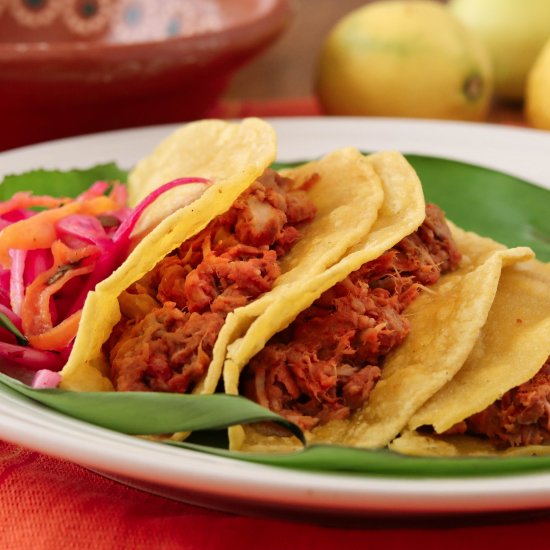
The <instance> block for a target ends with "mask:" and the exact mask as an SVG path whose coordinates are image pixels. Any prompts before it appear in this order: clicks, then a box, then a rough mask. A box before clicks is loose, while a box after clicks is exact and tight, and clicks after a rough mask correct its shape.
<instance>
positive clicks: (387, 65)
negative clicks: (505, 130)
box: [316, 0, 492, 120]
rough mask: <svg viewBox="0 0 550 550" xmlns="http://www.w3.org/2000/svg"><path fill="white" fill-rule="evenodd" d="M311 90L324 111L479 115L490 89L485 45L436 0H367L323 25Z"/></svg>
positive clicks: (470, 117)
mask: <svg viewBox="0 0 550 550" xmlns="http://www.w3.org/2000/svg"><path fill="white" fill-rule="evenodd" d="M317 69H318V70H317V81H316V90H317V94H318V97H319V100H320V103H321V105H322V107H323V108H324V110H325V112H327V113H328V114H335V115H373V116H399V117H421V118H448V119H461V120H481V119H483V118H484V117H485V116H486V114H487V110H488V107H489V103H490V99H491V95H492V68H491V62H490V59H489V56H488V53H487V51H486V49H485V48H484V46H483V45H482V44H481V43H480V41H479V40H478V39H477V37H476V36H474V35H473V33H471V32H470V31H468V30H467V29H466V28H465V27H464V26H463V25H462V23H460V22H459V21H458V20H457V19H456V18H455V17H453V16H452V15H451V14H450V12H449V11H448V10H447V9H446V8H445V7H444V6H443V5H441V4H440V3H438V2H433V1H429V0H409V1H406V0H388V1H383V2H382V1H378V2H373V3H370V4H367V5H366V6H364V7H362V8H359V9H358V10H355V11H353V12H351V13H349V14H348V15H346V16H345V17H344V18H343V19H341V20H340V21H339V22H338V23H337V24H336V25H335V27H334V28H333V29H332V31H331V32H330V33H329V35H328V37H327V39H326V41H325V43H324V46H323V48H322V50H321V53H320V56H319V59H318V67H317Z"/></svg>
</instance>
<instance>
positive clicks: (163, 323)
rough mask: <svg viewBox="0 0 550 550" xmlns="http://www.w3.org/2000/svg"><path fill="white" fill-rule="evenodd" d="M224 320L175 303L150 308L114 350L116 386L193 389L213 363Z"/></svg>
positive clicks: (136, 388) (113, 371)
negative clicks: (180, 308)
mask: <svg viewBox="0 0 550 550" xmlns="http://www.w3.org/2000/svg"><path fill="white" fill-rule="evenodd" d="M223 320H224V318H223V317H222V316H221V315H219V314H216V313H206V314H204V315H199V314H197V313H184V312H182V311H181V310H179V309H177V307H176V304H174V303H173V302H166V303H165V304H163V306H162V307H161V308H157V309H155V310H153V311H152V312H151V313H148V314H147V315H146V316H145V317H144V318H143V319H141V320H140V321H139V322H138V323H136V324H135V325H133V326H132V327H127V328H126V331H125V332H123V333H122V334H121V336H120V339H119V340H118V342H117V343H116V344H115V345H114V347H113V348H112V349H111V354H110V355H111V357H110V358H111V378H112V380H113V382H114V384H115V386H116V388H117V389H118V390H120V391H130V390H133V391H135V390H148V389H150V390H153V391H170V392H186V391H191V390H192V389H193V387H194V386H195V385H196V384H197V383H198V382H199V381H200V380H201V379H202V378H203V376H204V374H205V372H206V369H207V368H208V365H209V364H210V360H211V357H212V349H213V347H214V344H215V342H216V338H217V336H218V332H219V331H220V329H221V327H222V325H223Z"/></svg>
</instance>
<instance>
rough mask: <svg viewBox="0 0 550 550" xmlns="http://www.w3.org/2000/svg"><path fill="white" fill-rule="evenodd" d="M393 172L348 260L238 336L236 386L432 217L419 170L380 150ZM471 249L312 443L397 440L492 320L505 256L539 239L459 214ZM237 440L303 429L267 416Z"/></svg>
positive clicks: (229, 378)
mask: <svg viewBox="0 0 550 550" xmlns="http://www.w3.org/2000/svg"><path fill="white" fill-rule="evenodd" d="M372 161H373V162H374V164H375V165H377V166H378V169H379V173H382V174H384V176H383V177H382V181H383V183H384V185H385V187H384V190H385V202H384V205H383V207H382V211H381V213H380V216H379V217H378V219H377V221H376V224H375V225H374V227H373V229H372V231H371V232H370V233H369V234H368V235H367V236H366V237H365V238H364V239H363V240H362V241H361V242H360V243H358V244H357V245H356V246H355V247H354V248H353V249H352V250H351V251H350V253H349V254H348V255H347V256H346V257H345V258H343V259H342V260H341V261H340V262H339V263H338V264H336V265H334V266H332V268H330V269H328V270H327V271H325V272H324V273H321V274H319V275H317V276H315V277H313V278H310V279H308V280H304V281H303V282H302V284H301V285H296V286H295V287H294V288H293V289H292V292H291V293H289V294H287V296H286V297H285V301H284V303H283V302H280V303H278V304H274V305H273V306H271V307H270V308H269V309H267V310H266V311H265V312H264V314H263V315H262V316H261V317H259V318H258V319H257V320H256V321H255V322H254V323H253V324H252V325H251V327H250V329H249V330H248V331H247V333H246V334H245V335H244V337H243V338H241V339H239V340H237V341H236V342H234V343H233V344H231V345H230V346H229V349H228V360H227V361H226V365H225V368H224V381H225V388H226V391H228V392H229V393H233V394H237V393H238V392H239V380H240V376H241V373H242V371H243V370H244V368H245V367H246V365H247V364H248V363H249V362H250V360H251V359H252V358H253V357H254V355H255V354H256V353H258V352H259V350H261V349H262V347H263V346H265V345H266V343H267V342H268V341H269V339H270V338H271V337H272V336H273V335H274V334H276V333H277V332H279V331H281V330H283V329H284V328H286V327H287V326H288V325H289V324H290V323H291V322H292V321H293V320H294V319H295V318H296V317H297V316H298V314H299V313H300V312H302V311H304V310H305V309H306V308H307V307H309V306H310V305H311V304H313V303H314V301H315V300H316V299H317V298H319V297H320V296H321V295H322V293H323V292H325V291H326V290H328V289H330V288H331V287H332V286H334V285H335V284H336V283H337V282H339V281H341V280H343V279H344V278H345V277H346V276H347V275H349V274H350V273H351V272H353V271H355V270H356V269H358V268H359V267H361V266H362V265H363V264H365V263H367V262H369V261H371V260H373V259H375V258H377V257H379V256H380V255H381V254H382V253H383V252H385V251H386V250H388V249H390V248H391V247H392V246H394V245H395V244H397V243H398V242H399V241H400V240H401V239H403V238H404V237H406V236H407V235H409V234H411V233H413V232H414V231H415V230H416V229H417V228H418V226H419V225H420V224H421V223H422V221H423V219H424V203H423V197H422V190H421V186H420V183H419V182H418V180H417V179H415V178H413V177H410V178H409V179H406V178H402V177H399V178H392V172H393V170H395V165H394V164H391V163H390V164H387V165H386V164H385V163H384V162H383V161H382V159H379V158H377V157H376V155H375V156H374V157H373V158H372ZM450 225H451V228H452V234H453V237H454V240H455V242H456V243H457V245H458V248H459V250H460V251H461V253H462V255H463V259H462V263H461V265H460V268H459V269H458V270H456V271H454V272H451V273H448V274H446V275H443V276H442V277H441V279H440V281H439V282H438V283H436V284H435V285H434V286H432V287H429V288H428V289H427V290H425V291H424V292H423V293H422V294H421V296H420V297H419V298H417V299H416V300H415V301H414V302H413V303H412V304H411V305H410V306H409V308H407V310H406V315H407V317H408V318H409V319H410V324H411V331H410V334H409V335H408V336H407V338H406V339H405V341H404V343H402V344H401V345H400V346H399V347H398V348H397V349H395V350H394V351H393V352H390V354H389V356H388V357H387V358H386V359H385V361H384V364H383V368H382V375H381V379H380V380H379V381H378V382H377V384H376V385H375V387H374V389H373V390H372V393H371V394H370V396H369V400H368V402H367V403H366V404H365V405H364V406H363V407H362V408H360V409H359V410H357V411H355V412H354V413H353V414H352V415H351V416H350V417H349V418H348V419H345V420H330V421H329V422H328V423H326V424H324V425H320V426H318V427H315V428H313V430H311V431H308V432H307V433H306V437H307V439H308V441H309V442H311V443H316V442H317V443H337V444H345V445H350V446H358V447H364V448H382V447H385V446H387V445H388V443H390V441H392V440H393V439H394V438H395V437H396V436H397V435H398V434H399V433H400V432H401V431H402V430H403V428H405V426H406V425H407V422H408V421H409V420H410V418H411V416H413V414H414V413H415V412H416V411H417V410H418V409H419V408H420V407H421V406H422V405H423V404H424V403H425V402H426V401H427V400H428V399H429V398H430V397H431V396H432V395H434V394H436V393H437V392H438V391H439V390H440V389H441V388H442V387H444V386H445V384H447V383H448V382H449V381H450V380H451V379H452V378H453V376H454V375H455V374H456V373H457V372H458V371H459V370H460V369H461V368H462V366H463V364H464V363H465V361H466V360H467V358H468V356H469V354H470V352H471V351H472V348H473V347H474V345H475V343H476V341H477V339H478V336H479V334H480V331H481V330H482V328H483V326H484V324H485V322H486V320H487V316H488V314H489V310H490V308H491V304H492V302H493V300H494V298H495V294H496V290H497V286H498V281H499V278H500V275H501V272H502V269H503V267H504V266H507V265H512V264H514V263H516V262H522V261H526V260H528V259H531V258H532V257H533V253H532V251H531V250H530V249H529V248H525V247H520V248H516V249H510V250H509V249H506V248H505V247H504V246H502V245H500V244H498V243H496V242H494V241H492V240H491V239H486V238H482V237H480V236H478V235H476V234H474V233H467V232H464V231H462V230H460V229H459V228H457V227H455V226H454V225H452V224H450ZM229 434H230V444H231V447H232V448H233V449H240V450H246V451H258V452H273V451H281V450H292V449H296V448H298V447H299V446H300V443H299V442H298V441H297V440H296V439H295V438H293V437H287V436H282V435H281V434H277V433H275V434H270V433H268V431H267V430H266V429H265V426H259V427H258V426H236V427H232V428H230V430H229Z"/></svg>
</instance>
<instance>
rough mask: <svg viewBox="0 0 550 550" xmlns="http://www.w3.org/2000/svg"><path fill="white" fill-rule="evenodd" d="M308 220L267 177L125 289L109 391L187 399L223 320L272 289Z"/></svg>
mask: <svg viewBox="0 0 550 550" xmlns="http://www.w3.org/2000/svg"><path fill="white" fill-rule="evenodd" d="M312 184H313V183H312V182H311V181H310V182H306V184H305V185H307V186H309V185H312ZM314 217H315V206H314V204H313V203H312V201H311V200H310V199H309V197H308V196H307V194H306V192H305V191H304V187H303V186H302V188H300V189H294V188H293V182H292V180H290V179H289V178H284V177H282V176H280V175H279V174H277V173H276V172H274V171H272V170H267V171H266V172H265V173H264V175H263V176H262V177H261V178H259V179H258V180H257V181H256V182H254V184H253V185H252V186H251V187H250V188H249V189H248V190H247V191H246V192H245V193H243V194H242V195H241V196H240V197H239V198H238V199H237V201H236V202H235V203H234V204H233V206H232V207H231V209H230V210H229V211H228V212H227V213H226V214H224V215H222V216H220V217H218V218H216V219H215V220H213V221H212V222H211V223H210V224H209V225H208V226H207V227H206V228H205V229H204V230H203V231H202V232H200V233H199V234H198V235H196V236H195V237H193V238H192V239H190V240H188V241H186V242H185V243H183V244H182V245H181V246H180V247H179V248H178V249H177V250H176V251H174V252H173V253H172V254H170V255H168V256H167V257H166V258H164V259H163V260H162V261H161V262H160V263H159V264H157V266H156V267H155V269H154V270H153V271H152V272H150V273H149V274H147V275H146V276H145V277H144V278H143V279H142V280H140V281H139V282H137V283H135V284H134V285H132V286H131V287H130V288H129V289H127V290H126V291H125V292H124V293H123V294H122V295H121V296H120V297H119V303H120V307H121V311H122V319H121V321H120V322H119V323H118V325H117V326H116V327H115V329H114V330H113V333H112V335H111V338H110V339H109V341H108V342H107V343H106V344H105V352H106V355H107V356H108V358H109V361H110V366H111V379H112V381H113V384H114V386H115V388H116V389H118V390H121V391H136V390H137V391H140V390H141V391H146V390H153V391H170V392H180V393H184V392H190V391H192V390H193V388H194V387H195V386H196V385H197V383H199V381H200V380H202V379H203V377H204V376H205V373H206V370H207V369H208V366H209V364H210V361H211V359H212V353H213V348H214V345H215V342H216V339H217V336H218V333H219V331H220V330H221V328H222V326H223V323H224V320H225V318H226V316H227V315H228V313H230V312H232V311H233V310H235V309H236V308H238V307H241V306H244V305H246V304H248V303H250V302H251V301H253V300H254V299H255V298H257V297H258V296H260V295H261V294H264V293H265V292H268V291H269V290H270V289H271V288H272V287H273V284H274V281H275V280H276V278H277V277H278V276H279V274H280V268H279V263H278V258H280V257H281V256H282V255H283V254H285V253H286V252H287V251H288V250H290V248H291V247H292V246H293V244H294V243H295V242H296V241H297V240H298V239H299V238H300V231H299V226H300V224H303V223H305V222H308V221H311V220H312V219H313V218H314Z"/></svg>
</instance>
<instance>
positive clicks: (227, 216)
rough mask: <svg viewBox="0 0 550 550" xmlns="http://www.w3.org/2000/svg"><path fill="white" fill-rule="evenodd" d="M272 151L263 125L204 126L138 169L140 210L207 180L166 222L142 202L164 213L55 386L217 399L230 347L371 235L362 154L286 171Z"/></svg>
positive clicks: (375, 189) (94, 309) (112, 281)
mask: <svg viewBox="0 0 550 550" xmlns="http://www.w3.org/2000/svg"><path fill="white" fill-rule="evenodd" d="M275 153H276V149H275V139H274V133H273V130H272V128H271V127H270V126H269V125H268V124H267V123H265V122H262V121H260V120H257V119H248V120H245V121H244V122H243V123H241V124H232V123H227V122H222V121H203V122H201V123H194V124H190V125H187V126H185V127H184V128H183V129H181V130H179V131H177V132H176V133H175V134H173V135H172V136H170V137H169V138H168V139H167V140H166V141H165V142H163V143H162V144H161V145H160V146H159V147H158V148H157V149H156V150H155V151H154V152H153V153H152V155H151V156H150V157H148V158H146V159H144V160H143V161H142V162H140V163H139V164H138V166H137V167H136V169H135V171H134V172H133V173H132V175H131V177H130V184H131V189H130V195H131V196H132V197H133V198H134V201H137V200H139V198H140V197H141V196H142V195H144V194H148V193H150V192H151V190H152V189H154V188H156V187H158V186H160V185H162V184H163V183H164V182H165V181H166V180H172V179H174V178H180V177H186V176H191V177H201V178H205V179H207V180H208V181H209V182H210V184H209V185H207V186H205V189H203V190H202V191H201V192H199V193H198V194H197V198H196V200H194V201H192V202H190V204H188V205H187V206H185V207H183V208H180V209H178V210H177V211H176V212H174V213H172V214H169V215H167V213H168V212H169V211H170V201H168V202H164V203H163V204H162V205H161V206H159V205H158V204H157V203H155V204H154V205H152V206H151V207H150V209H151V211H150V212H149V213H148V215H149V218H148V220H151V219H159V217H160V218H162V217H163V216H166V215H167V217H166V218H165V219H164V220H163V221H161V222H160V223H159V224H158V225H157V226H156V227H155V229H153V230H152V231H151V232H150V233H148V234H146V235H145V236H144V237H143V238H142V239H141V240H140V242H139V244H137V246H136V248H135V249H134V250H133V252H132V253H131V255H130V256H129V257H128V259H127V260H126V261H125V263H124V264H123V265H122V266H121V267H120V268H119V269H118V270H117V271H116V272H115V273H114V274H113V275H112V276H111V277H109V278H108V279H106V280H105V281H103V282H102V283H101V284H100V285H98V286H97V287H96V290H95V292H93V293H91V295H90V296H89V297H88V300H87V302H86V305H85V307H84V310H83V315H82V326H81V329H80V330H79V334H78V335H77V338H76V342H75V347H74V353H73V355H72V356H71V359H70V360H69V363H68V364H67V365H66V366H65V368H64V369H63V371H62V377H63V380H62V384H61V386H62V387H64V388H67V389H72V390H88V391H89V390H113V389H114V390H122V391H136V390H137V391H170V392H181V393H190V392H193V393H211V392H213V391H215V389H216V387H217V384H218V381H219V378H220V376H221V371H222V366H223V363H224V360H225V357H226V348H227V346H228V344H229V343H231V342H232V341H233V340H234V339H236V338H238V337H240V336H242V335H243V334H244V333H245V332H246V330H247V329H248V327H249V325H250V324H251V323H252V322H253V321H254V319H256V318H257V317H258V316H259V315H260V314H261V313H262V312H263V311H264V310H265V309H267V308H268V307H269V306H270V305H271V304H273V303H275V302H279V301H284V300H285V299H286V298H285V297H286V293H287V292H288V289H291V288H293V287H294V286H295V285H296V284H298V283H299V282H300V281H301V280H303V279H305V278H310V277H314V276H315V275H317V274H319V273H322V272H324V271H325V270H326V269H328V268H330V266H332V265H333V264H335V263H336V262H337V261H338V260H340V258H341V257H342V256H343V255H344V254H345V253H346V251H347V249H348V248H349V247H351V246H352V245H353V244H355V243H356V242H357V241H358V240H360V239H362V238H363V237H364V235H366V234H367V233H368V232H369V231H370V229H371V227H372V225H373V223H374V222H375V220H376V218H377V216H378V211H379V209H380V207H381V205H382V202H383V199H384V193H383V188H382V177H383V176H381V175H380V174H378V173H377V171H376V166H374V165H373V163H372V162H371V161H370V160H369V159H368V158H366V157H365V156H363V155H362V154H361V153H360V152H358V151H357V150H355V149H351V148H348V149H342V150H339V151H335V152H333V153H330V154H328V155H326V156H324V157H323V158H321V159H319V160H317V161H314V162H311V163H308V164H306V165H303V166H300V167H299V168H297V169H294V170H289V171H287V172H286V173H285V174H284V175H281V174H278V173H277V172H275V171H274V170H272V169H270V165H271V163H272V162H273V160H274V158H275ZM389 156H391V157H392V158H393V156H394V155H392V154H390V155H389ZM401 175H402V177H410V174H409V172H405V173H402V174H401ZM159 210H160V211H161V214H159ZM147 225H149V226H150V225H151V223H150V221H148V222H147ZM98 319H101V322H98Z"/></svg>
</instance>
